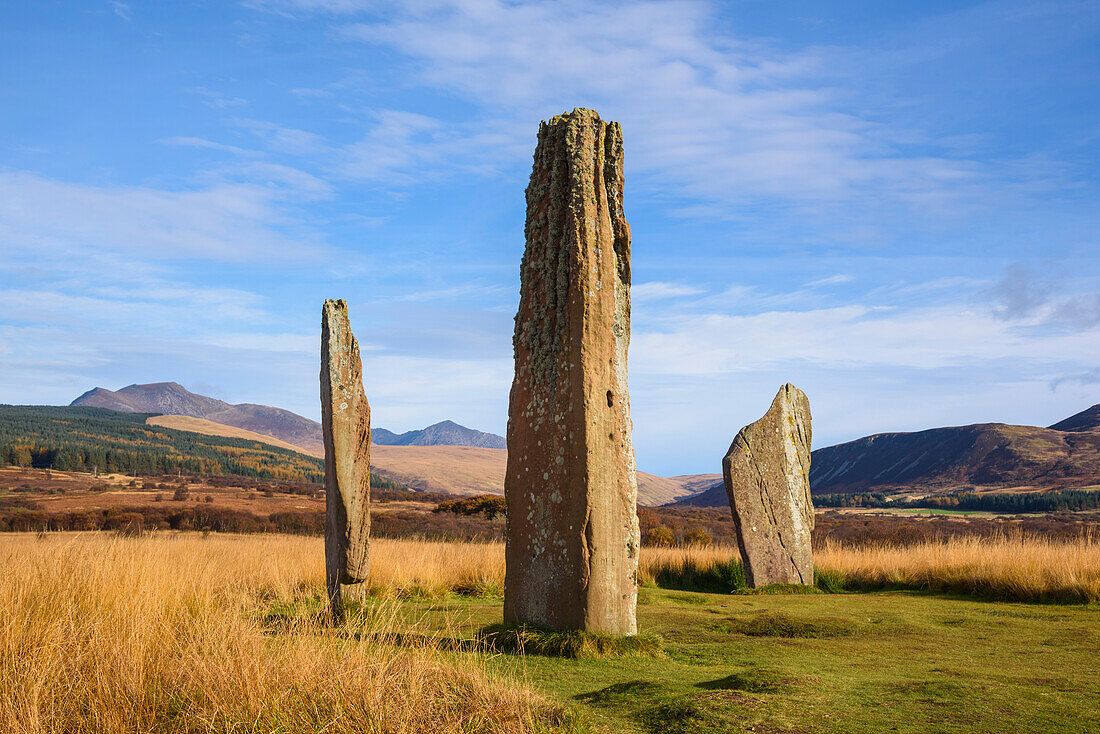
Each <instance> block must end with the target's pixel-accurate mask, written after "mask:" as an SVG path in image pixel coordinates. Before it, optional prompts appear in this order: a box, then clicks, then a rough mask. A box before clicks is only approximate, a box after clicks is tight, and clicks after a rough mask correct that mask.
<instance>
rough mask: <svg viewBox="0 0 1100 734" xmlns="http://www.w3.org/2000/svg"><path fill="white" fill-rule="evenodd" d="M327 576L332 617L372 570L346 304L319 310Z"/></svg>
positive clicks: (364, 453)
mask: <svg viewBox="0 0 1100 734" xmlns="http://www.w3.org/2000/svg"><path fill="white" fill-rule="evenodd" d="M321 416H322V419H321V425H322V430H323V433H324V440H325V506H326V515H325V571H326V581H327V586H328V594H329V600H330V602H331V603H332V609H333V614H334V616H336V617H337V618H339V616H340V615H341V612H342V609H343V605H344V604H345V603H346V602H348V601H351V600H358V599H361V598H362V596H363V594H364V591H365V588H366V584H365V582H366V580H367V576H368V572H369V570H370V405H368V404H367V398H366V396H365V395H364V394H363V366H362V363H361V362H360V359H359V344H358V343H357V342H356V341H355V337H354V336H353V335H352V333H351V325H350V324H349V322H348V307H347V304H346V303H344V301H332V300H328V301H325V304H324V307H323V308H322V310H321Z"/></svg>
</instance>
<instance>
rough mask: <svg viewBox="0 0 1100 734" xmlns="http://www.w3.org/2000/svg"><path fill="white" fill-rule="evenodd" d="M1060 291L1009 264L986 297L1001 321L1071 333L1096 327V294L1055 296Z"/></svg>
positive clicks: (1099, 298) (1099, 305)
mask: <svg viewBox="0 0 1100 734" xmlns="http://www.w3.org/2000/svg"><path fill="white" fill-rule="evenodd" d="M1060 290H1061V289H1059V288H1058V286H1057V284H1056V283H1055V281H1053V280H1051V279H1048V278H1044V277H1041V276H1039V275H1038V274H1036V273H1035V272H1034V271H1033V270H1031V269H1029V268H1028V267H1026V266H1025V265H1023V264H1021V263H1013V264H1012V265H1009V266H1008V267H1007V268H1005V271H1004V275H1003V276H1002V277H1001V279H1000V281H998V282H997V283H996V285H994V286H993V287H992V288H990V289H988V291H987V295H988V296H989V298H990V299H991V300H992V301H993V303H994V306H993V309H992V311H993V315H994V316H995V317H997V318H998V319H1000V320H1002V321H1009V322H1021V323H1026V324H1028V325H1031V326H1047V327H1061V328H1068V329H1073V330H1087V329H1093V328H1095V327H1097V326H1100V291H1097V292H1092V293H1077V294H1066V293H1062V295H1056V294H1057V293H1059V291H1060Z"/></svg>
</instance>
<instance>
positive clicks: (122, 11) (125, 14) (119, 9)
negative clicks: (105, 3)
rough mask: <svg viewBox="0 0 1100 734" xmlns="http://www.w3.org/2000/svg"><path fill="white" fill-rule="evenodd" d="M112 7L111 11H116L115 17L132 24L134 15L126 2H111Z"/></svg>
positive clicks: (114, 0)
mask: <svg viewBox="0 0 1100 734" xmlns="http://www.w3.org/2000/svg"><path fill="white" fill-rule="evenodd" d="M110 5H111V10H112V11H114V14H115V15H117V16H118V17H120V18H122V19H123V20H125V21H126V22H130V20H131V19H132V15H131V11H130V6H129V5H127V4H126V3H124V2H119V0H111V2H110Z"/></svg>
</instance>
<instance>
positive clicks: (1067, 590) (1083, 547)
mask: <svg viewBox="0 0 1100 734" xmlns="http://www.w3.org/2000/svg"><path fill="white" fill-rule="evenodd" d="M814 560H815V565H816V567H817V568H818V569H819V570H820V571H821V572H825V573H835V574H840V575H842V577H843V579H844V581H845V582H846V585H850V586H855V587H872V588H874V587H891V586H899V587H905V588H926V589H929V590H931V591H948V592H955V593H964V594H979V595H983V596H992V597H995V598H998V599H1011V600H1018V601H1044V600H1051V601H1055V600H1061V601H1097V600H1100V542H1097V541H1096V539H1094V538H1091V537H1084V538H1079V539H1077V540H1073V541H1054V540H1046V539H1042V538H1007V537H996V538H975V537H965V538H951V539H947V540H938V541H927V542H923V543H919V544H915V545H907V546H888V545H883V546H873V547H854V546H844V545H839V544H836V543H827V544H826V545H825V547H824V548H820V549H818V550H817V551H816V553H815V558H814Z"/></svg>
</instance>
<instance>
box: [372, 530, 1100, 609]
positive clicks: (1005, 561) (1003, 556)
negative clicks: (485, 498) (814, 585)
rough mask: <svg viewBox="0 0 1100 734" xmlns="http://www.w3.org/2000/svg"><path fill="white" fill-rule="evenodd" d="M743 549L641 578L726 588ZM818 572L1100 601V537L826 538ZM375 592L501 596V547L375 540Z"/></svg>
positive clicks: (683, 554)
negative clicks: (847, 541) (868, 542)
mask: <svg viewBox="0 0 1100 734" xmlns="http://www.w3.org/2000/svg"><path fill="white" fill-rule="evenodd" d="M738 560H739V556H738V552H737V549H736V548H730V547H727V546H710V547H688V548H643V549H642V555H641V558H640V561H639V564H638V579H639V580H640V581H641V582H642V583H645V584H658V585H670V584H675V583H676V582H677V580H680V581H684V582H686V583H687V585H688V586H694V587H695V588H700V589H708V588H709V589H710V590H719V587H723V586H724V590H729V589H730V588H732V586H731V584H732V585H736V584H737V583H738V581H739V579H738V576H739V573H740V569H738V568H736V566H737V562H738ZM814 565H815V569H816V571H817V574H818V576H819V577H821V578H823V579H826V580H827V583H828V585H830V586H832V587H833V588H847V589H877V588H908V589H927V590H931V591H939V592H953V593H961V594H976V595H981V596H988V597H994V598H998V599H1007V600H1016V601H1096V600H1100V542H1098V541H1097V539H1095V538H1092V537H1083V538H1078V539H1075V540H1069V541H1063V540H1047V539H1043V538H1035V537H994V538H978V537H955V538H947V539H942V540H929V541H923V542H920V543H915V544H911V545H874V546H853V545H842V544H839V543H835V542H829V543H826V544H825V546H824V547H822V548H818V549H816V550H815V553H814ZM371 582H372V585H373V586H374V594H375V595H376V596H377V595H382V596H386V595H390V596H408V595H421V594H423V595H429V596H434V595H438V594H441V593H446V591H448V590H459V591H463V592H471V591H472V592H475V593H489V594H493V593H500V590H501V589H502V588H503V584H504V546H503V544H501V543H445V542H425V541H414V540H376V541H375V542H374V546H373V550H372V569H371Z"/></svg>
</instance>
